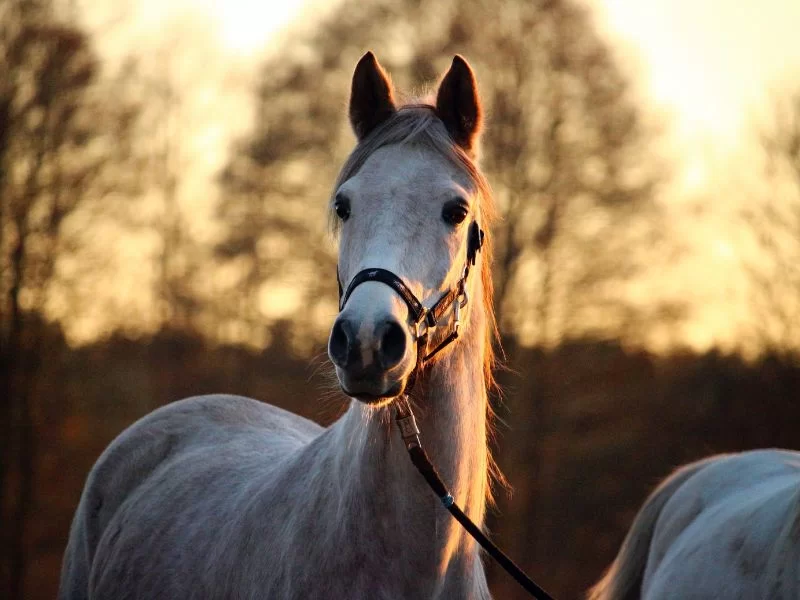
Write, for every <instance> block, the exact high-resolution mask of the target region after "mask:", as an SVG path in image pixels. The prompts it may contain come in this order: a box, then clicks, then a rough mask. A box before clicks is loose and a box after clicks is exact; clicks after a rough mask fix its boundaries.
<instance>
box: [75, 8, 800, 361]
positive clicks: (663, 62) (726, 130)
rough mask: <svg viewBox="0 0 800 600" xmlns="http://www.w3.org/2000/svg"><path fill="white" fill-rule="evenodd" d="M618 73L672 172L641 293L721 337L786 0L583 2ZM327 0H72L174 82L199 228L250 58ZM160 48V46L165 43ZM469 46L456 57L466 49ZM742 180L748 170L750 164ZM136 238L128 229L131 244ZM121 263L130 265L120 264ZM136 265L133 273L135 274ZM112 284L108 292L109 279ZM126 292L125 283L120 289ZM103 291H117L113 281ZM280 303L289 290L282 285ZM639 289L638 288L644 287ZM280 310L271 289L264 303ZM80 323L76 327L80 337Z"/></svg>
mask: <svg viewBox="0 0 800 600" xmlns="http://www.w3.org/2000/svg"><path fill="white" fill-rule="evenodd" d="M585 1H586V2H588V4H589V6H590V7H591V8H592V10H593V12H594V14H595V16H596V21H597V25H598V27H599V28H600V30H601V31H602V32H603V33H604V35H605V36H606V37H607V39H608V40H609V41H610V43H611V44H612V47H613V48H614V50H615V51H616V53H617V54H618V56H619V58H620V61H621V63H622V64H623V66H624V68H625V69H626V70H627V71H628V72H629V73H630V74H631V76H632V77H633V79H634V82H635V84H636V88H637V90H638V93H639V95H640V98H641V101H642V104H643V107H644V108H645V110H646V111H647V112H648V113H649V114H651V115H656V116H657V117H659V118H660V119H663V122H664V130H665V135H664V141H663V144H664V148H663V154H664V155H665V156H666V157H667V159H668V161H669V162H670V166H671V169H672V172H673V174H674V182H673V184H672V185H671V187H670V188H669V190H668V191H667V192H666V193H667V198H665V202H666V203H667V204H668V205H669V206H670V208H671V211H672V214H673V216H674V218H675V220H676V221H677V222H682V223H683V224H682V225H680V226H679V234H680V235H681V236H683V237H684V238H685V242H686V244H687V246H688V248H689V252H688V254H687V255H686V256H685V257H684V258H682V259H681V261H679V263H678V264H676V265H675V267H674V268H673V269H672V270H671V271H672V272H671V273H660V274H657V279H658V281H657V283H656V284H655V285H654V287H653V288H651V289H649V291H648V292H647V293H650V294H652V293H659V294H663V295H665V296H667V297H670V296H672V297H683V298H689V299H690V300H691V301H692V303H693V304H694V305H695V306H696V307H697V310H696V314H695V315H694V318H693V320H692V321H691V323H689V324H687V327H686V328H685V330H684V331H683V332H682V333H681V336H680V337H682V338H683V339H682V341H683V342H685V343H688V344H690V345H691V346H693V347H696V348H705V347H708V346H710V345H712V344H714V343H718V344H722V345H723V346H724V345H726V344H730V343H733V341H734V338H735V337H736V336H737V333H736V329H735V327H732V323H734V322H738V320H740V319H741V318H742V315H744V314H745V313H746V310H747V309H746V298H745V297H744V294H745V292H744V290H743V288H742V284H741V277H737V276H736V275H735V274H734V273H735V272H736V271H737V269H740V268H741V263H740V260H741V252H742V249H741V247H740V243H741V240H740V239H739V238H738V237H737V235H736V233H735V232H734V231H733V230H732V229H731V227H730V223H729V220H730V218H731V215H732V214H733V213H735V211H736V210H738V209H739V208H740V206H741V202H742V196H741V194H740V193H739V192H740V191H741V186H742V185H743V183H742V181H741V180H737V181H732V179H731V177H730V176H729V175H730V169H731V165H739V168H737V171H738V173H737V175H741V174H742V172H744V175H745V179H746V178H747V175H748V173H747V166H748V165H751V163H750V162H749V161H750V158H749V154H748V152H749V150H748V148H751V147H752V141H753V134H754V130H753V124H754V123H755V122H756V121H757V120H758V119H759V118H760V115H762V114H763V113H764V112H765V107H766V106H767V101H768V99H769V94H770V92H774V91H778V90H780V89H781V86H782V85H784V84H785V83H786V82H788V81H790V80H791V78H792V77H794V78H795V80H796V81H800V43H798V31H800V1H798V0H585ZM332 4H333V5H335V0H330V1H329V2H316V1H314V0H305V1H303V0H297V1H294V2H291V1H284V2H273V1H270V0H127V4H126V3H114V2H105V0H82V2H80V5H81V9H82V14H83V20H84V22H85V23H86V24H87V26H88V27H89V29H90V31H93V32H94V33H95V35H96V39H97V40H98V48H99V50H100V52H101V53H102V54H103V55H104V56H105V57H106V58H107V59H108V60H110V61H111V62H113V61H114V60H117V59H119V58H120V57H121V56H124V55H126V54H129V53H134V54H136V55H138V56H140V57H143V59H144V63H145V65H146V66H147V65H149V68H157V69H168V70H169V71H170V72H171V73H173V74H174V77H175V79H176V81H178V82H179V84H180V85H181V86H183V87H182V89H183V91H184V92H185V101H184V105H182V107H181V112H180V116H181V120H182V123H183V126H184V127H185V130H186V132H187V133H186V138H185V142H186V151H185V155H186V156H185V167H186V173H187V181H186V185H185V188H184V190H183V193H182V198H183V199H184V201H185V202H187V203H188V202H191V203H192V204H191V214H193V215H195V216H196V221H197V224H196V225H197V227H196V229H197V231H196V232H195V234H196V235H197V236H199V237H202V236H203V235H205V234H207V232H208V231H209V227H207V226H203V223H206V224H207V223H208V222H209V221H210V213H209V212H208V211H209V209H210V206H211V204H210V202H211V200H212V199H213V196H212V195H211V194H209V193H208V191H207V190H208V189H211V188H210V186H211V185H212V182H211V177H213V175H214V173H215V172H216V171H217V169H218V168H219V167H220V166H221V165H222V164H223V161H224V160H225V156H226V152H227V150H228V143H229V142H230V140H231V139H233V138H234V137H235V136H236V135H237V134H239V133H241V132H243V131H245V130H246V128H247V126H248V123H249V116H250V105H251V91H252V83H253V81H254V77H255V73H256V70H257V66H258V65H259V62H260V60H261V59H262V58H263V56H264V55H265V53H267V52H270V51H272V50H274V48H275V47H277V45H278V44H279V42H280V39H281V36H282V35H286V33H285V32H284V28H285V27H286V26H287V25H288V24H290V23H292V22H296V23H303V22H308V21H309V19H311V18H312V15H313V17H318V16H319V15H320V14H321V13H322V12H324V11H325V10H329V9H330V7H331V5H332ZM173 50H174V51H173ZM467 58H469V57H467ZM752 178H753V180H754V185H757V180H758V174H757V172H756V170H755V169H753V172H752ZM137 243H142V242H141V240H140V241H137V242H131V244H137ZM131 268H133V267H131ZM142 277H144V278H146V277H147V274H146V273H142V274H141V275H140V277H138V278H137V277H136V276H134V277H133V279H136V280H138V281H140V282H141V280H142ZM120 290H121V291H120ZM129 291H130V290H129ZM117 293H123V294H124V293H125V287H124V285H123V286H121V287H120V288H119V289H118V290H117ZM287 294H288V296H286V301H287V302H288V301H289V300H288V299H289V298H290V297H291V293H290V291H288V292H287ZM645 301H646V298H645ZM284 310H285V306H281V301H280V300H279V299H278V300H275V299H274V297H273V301H272V305H270V306H266V307H265V312H266V313H268V314H272V315H280V314H281V312H282V311H284ZM87 326H88V325H87ZM90 330H91V327H89V329H88V330H87V331H86V332H85V334H86V335H89V336H91V331H90Z"/></svg>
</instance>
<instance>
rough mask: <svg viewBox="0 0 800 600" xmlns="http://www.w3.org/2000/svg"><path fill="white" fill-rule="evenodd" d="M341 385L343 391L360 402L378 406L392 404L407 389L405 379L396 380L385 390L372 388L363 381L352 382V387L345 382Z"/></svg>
mask: <svg viewBox="0 0 800 600" xmlns="http://www.w3.org/2000/svg"><path fill="white" fill-rule="evenodd" d="M340 385H341V388H342V391H343V392H344V393H345V394H346V395H347V396H349V397H350V398H354V399H356V400H358V401H359V402H363V403H364V404H368V405H370V406H376V407H377V406H386V405H387V404H390V403H391V402H392V400H394V399H395V398H397V397H398V396H400V395H401V394H402V393H403V392H404V391H405V387H406V384H405V381H402V382H401V381H398V382H395V383H393V384H392V385H391V386H389V388H388V389H386V390H385V391H374V390H370V389H369V387H371V386H366V385H363V382H356V384H355V385H352V384H351V388H350V389H349V388H348V387H347V386H346V385H345V384H343V383H342V384H340Z"/></svg>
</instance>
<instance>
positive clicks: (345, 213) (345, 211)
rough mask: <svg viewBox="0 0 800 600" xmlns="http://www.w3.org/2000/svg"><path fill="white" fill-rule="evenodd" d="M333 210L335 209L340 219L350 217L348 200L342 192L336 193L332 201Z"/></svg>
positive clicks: (344, 219) (343, 219) (345, 219)
mask: <svg viewBox="0 0 800 600" xmlns="http://www.w3.org/2000/svg"><path fill="white" fill-rule="evenodd" d="M333 210H335V211H336V216H338V217H339V218H340V219H341V220H342V221H347V219H349V218H350V200H349V199H348V198H347V197H346V196H343V195H342V194H336V200H334V202H333Z"/></svg>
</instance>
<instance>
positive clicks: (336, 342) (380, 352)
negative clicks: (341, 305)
mask: <svg viewBox="0 0 800 600" xmlns="http://www.w3.org/2000/svg"><path fill="white" fill-rule="evenodd" d="M358 332H359V327H358V325H357V324H356V323H355V322H353V321H351V320H350V319H348V318H346V317H339V318H338V319H336V322H335V323H334V324H333V329H332V330H331V337H330V340H329V341H328V354H329V355H330V357H331V360H332V361H333V364H335V365H336V366H337V367H339V368H340V369H345V370H347V371H349V372H350V373H351V374H352V375H356V376H367V375H368V374H369V372H370V371H378V372H380V371H388V370H389V369H391V368H392V367H395V366H396V365H397V364H399V363H400V361H401V360H403V357H404V356H405V353H406V344H407V341H406V338H407V336H406V332H405V331H404V329H403V327H402V326H401V325H400V324H399V323H398V322H397V321H395V320H393V319H386V320H383V321H381V322H379V323H378V324H377V325H376V326H375V329H374V331H373V333H372V335H371V336H363V338H364V339H359V336H358Z"/></svg>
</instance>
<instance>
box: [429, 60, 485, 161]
mask: <svg viewBox="0 0 800 600" xmlns="http://www.w3.org/2000/svg"><path fill="white" fill-rule="evenodd" d="M436 112H437V113H438V115H439V118H440V119H441V120H442V121H443V122H444V124H445V127H447V131H449V132H450V135H451V136H452V138H453V140H454V141H455V143H456V144H458V145H459V146H461V147H462V148H463V149H464V150H465V151H466V152H467V153H468V154H474V152H475V146H476V145H477V141H478V134H479V133H480V130H481V123H482V119H483V112H482V110H481V101H480V100H479V99H478V84H477V82H476V81H475V74H474V73H473V72H472V69H471V68H470V66H469V64H468V63H467V61H466V60H464V59H463V58H462V57H461V56H459V55H458V54H456V56H455V58H453V64H452V65H450V70H449V71H447V74H446V75H445V76H444V79H442V83H441V84H439V91H438V92H437V93H436Z"/></svg>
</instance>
